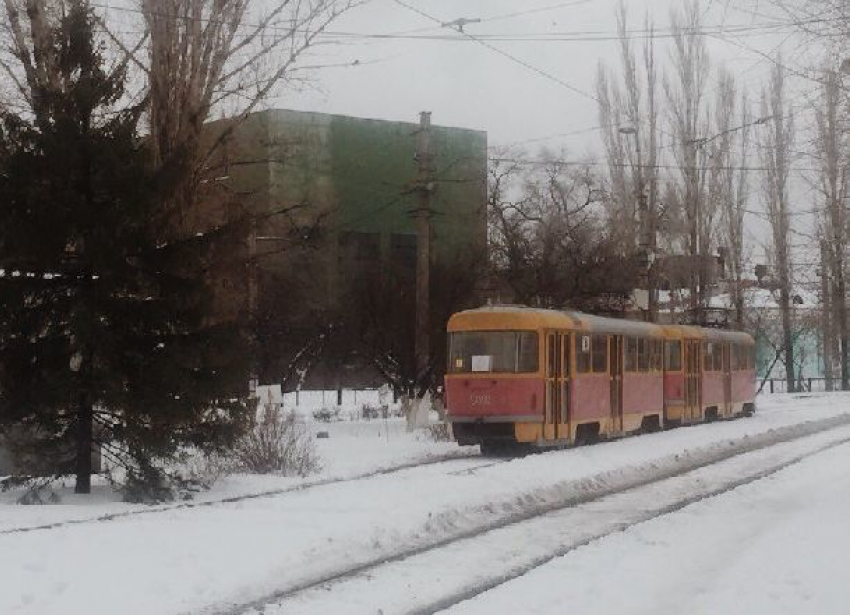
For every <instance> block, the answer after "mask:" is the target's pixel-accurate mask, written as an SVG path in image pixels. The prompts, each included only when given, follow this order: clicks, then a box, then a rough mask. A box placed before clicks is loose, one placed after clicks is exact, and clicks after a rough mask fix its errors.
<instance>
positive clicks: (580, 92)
mask: <svg viewBox="0 0 850 615" xmlns="http://www.w3.org/2000/svg"><path fill="white" fill-rule="evenodd" d="M395 3H396V4H398V5H400V6H403V7H404V8H406V9H408V10H409V11H413V12H414V13H417V14H419V15H421V16H422V17H425V18H426V19H430V20H431V21H433V22H435V23H439V24H442V23H445V22H442V21H440V20H439V19H437V18H436V17H433V16H431V15H429V14H427V13H425V12H423V11H420V10H419V9H417V8H416V7H414V6H411V5H409V4H406V3H405V2H402V0H395ZM458 31H459V32H460V33H461V34H463V35H464V36H466V37H468V38H469V39H471V40H473V41H475V42H477V43H478V44H479V45H482V46H484V47H487V48H488V49H490V50H491V51H494V52H496V53H498V54H499V55H501V56H504V57H506V58H508V59H509V60H511V61H512V62H514V63H515V64H519V65H520V66H523V67H524V68H526V69H528V70H531V71H533V72H535V73H537V74H538V75H540V76H541V77H545V78H546V79H548V80H550V81H552V82H554V83H557V84H558V85H560V86H562V87H564V88H566V89H568V90H570V91H571V92H573V93H575V94H578V95H580V96H583V97H585V98H589V99H590V100H593V101H595V102H597V103H598V102H599V99H598V98H596V96H594V95H593V94H589V93H588V92H585V91H583V90H580V89H579V88H577V87H575V86H574V85H571V84H569V83H567V82H566V81H564V80H563V79H560V78H559V77H556V76H555V75H553V74H551V73H548V72H546V71H545V70H543V69H541V68H538V67H536V66H534V65H533V64H529V63H528V62H526V61H525V60H522V59H520V58H518V57H516V56H514V55H511V54H510V53H508V52H507V51H504V50H502V49H499V48H498V47H494V46H493V45H491V44H490V43H488V42H486V41H483V40H480V39H479V38H476V37H475V36H472V35H471V34H469V33H468V32H465V31H464V30H462V29H459V30H458Z"/></svg>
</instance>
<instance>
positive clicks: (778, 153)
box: [759, 62, 795, 391]
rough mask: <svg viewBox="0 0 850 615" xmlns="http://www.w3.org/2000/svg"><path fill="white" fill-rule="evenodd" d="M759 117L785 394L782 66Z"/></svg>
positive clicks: (790, 371)
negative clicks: (762, 121)
mask: <svg viewBox="0 0 850 615" xmlns="http://www.w3.org/2000/svg"><path fill="white" fill-rule="evenodd" d="M761 114H762V116H763V117H769V118H770V119H769V121H768V122H767V123H766V125H765V129H764V130H762V131H761V135H760V136H761V138H760V144H759V145H760V150H761V159H762V165H763V166H764V167H765V168H766V171H765V174H764V176H763V192H764V199H765V203H766V206H767V214H768V219H769V221H770V226H771V229H772V232H773V245H772V250H773V260H774V266H775V269H776V277H777V281H778V284H779V309H780V313H781V319H782V337H783V344H782V346H783V358H784V363H785V377H786V381H787V384H788V390H789V391H793V390H794V386H795V379H794V333H793V328H792V327H793V323H792V317H791V276H792V273H791V257H790V245H789V225H788V214H789V211H788V179H789V176H790V173H791V160H790V155H791V149H792V147H793V142H794V117H793V114H792V113H791V108H790V106H789V105H788V103H787V102H786V100H785V78H784V71H783V69H782V67H781V62H777V63H776V64H775V65H774V68H773V70H772V71H771V76H770V83H769V84H768V86H767V88H766V89H765V90H764V91H763V92H762V100H761Z"/></svg>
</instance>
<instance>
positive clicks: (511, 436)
mask: <svg viewBox="0 0 850 615" xmlns="http://www.w3.org/2000/svg"><path fill="white" fill-rule="evenodd" d="M448 333H449V358H448V362H449V364H448V371H447V374H446V408H447V416H448V420H449V421H450V422H451V423H452V429H453V433H454V435H455V438H456V439H457V441H458V443H460V444H462V445H465V444H481V445H482V448H483V449H484V450H485V451H486V450H488V449H489V450H496V449H498V448H500V447H503V446H505V445H511V444H525V445H533V446H538V447H545V446H561V445H567V444H575V443H581V442H587V441H593V440H596V439H598V438H600V437H608V438H610V437H617V436H621V435H624V434H627V433H633V432H638V431H641V430H645V431H650V430H655V429H661V428H663V427H669V426H672V425H680V424H688V423H695V422H699V421H705V420H711V419H717V418H731V417H733V416H738V415H742V414H747V413H750V412H752V411H753V410H754V408H755V393H756V391H755V379H756V378H755V342H754V340H753V338H752V337H751V336H749V335H748V334H746V333H741V332H731V331H720V330H715V329H706V328H702V327H692V326H673V325H670V326H660V325H654V324H649V323H644V322H635V321H628V320H618V319H613V318H602V317H598V316H591V315H588V314H582V313H580V312H569V311H555V310H543V309H535V308H527V307H515V306H500V307H486V308H480V309H476V310H467V311H464V312H460V313H457V314H455V315H454V316H452V317H451V319H450V320H449V324H448Z"/></svg>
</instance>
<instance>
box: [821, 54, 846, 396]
mask: <svg viewBox="0 0 850 615" xmlns="http://www.w3.org/2000/svg"><path fill="white" fill-rule="evenodd" d="M843 103H844V96H843V88H842V80H841V76H840V75H839V73H837V72H836V71H832V70H830V71H827V72H826V77H825V81H824V84H823V86H822V87H821V96H820V100H819V107H818V108H817V109H816V111H815V117H816V120H817V138H816V141H815V144H816V150H817V152H816V154H815V158H816V159H817V161H818V163H819V166H820V182H819V186H818V187H819V189H820V192H821V195H822V197H823V214H822V225H821V226H822V234H823V237H824V242H825V246H824V247H825V254H826V257H827V261H828V262H827V263H825V264H826V265H827V270H828V273H829V277H830V278H831V279H832V284H833V287H832V289H828V290H831V291H832V292H830V293H829V295H830V297H831V301H828V302H826V303H827V304H830V303H831V308H832V312H833V314H832V320H834V323H835V325H836V326H837V328H838V332H839V339H840V344H839V346H838V352H839V353H840V357H839V363H840V366H841V388H842V389H844V390H846V389H847V388H848V380H850V374H848V364H847V341H848V340H847V299H846V293H847V288H846V282H845V271H844V267H845V261H846V251H847V230H846V218H845V214H844V200H845V198H846V195H847V166H848V164H850V157H848V151H847V142H846V137H845V132H846V127H845V126H844V125H843V123H844V121H845V120H846V108H845V107H844V105H843ZM824 273H826V272H824ZM831 337H832V336H827V335H824V348H825V352H824V355H825V361H824V362H825V363H826V362H827V358H829V357H830V356H835V355H833V353H831V352H828V350H829V348H828V347H829V346H831V345H832V343H833V340H832V339H830V338H831ZM825 369H827V370H828V371H829V374H830V375H831V372H832V366H831V365H826V366H825Z"/></svg>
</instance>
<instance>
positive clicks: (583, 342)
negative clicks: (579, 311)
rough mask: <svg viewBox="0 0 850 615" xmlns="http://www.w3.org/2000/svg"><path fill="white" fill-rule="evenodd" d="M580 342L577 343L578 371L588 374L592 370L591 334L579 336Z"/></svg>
mask: <svg viewBox="0 0 850 615" xmlns="http://www.w3.org/2000/svg"><path fill="white" fill-rule="evenodd" d="M577 339H578V344H577V345H576V356H577V359H578V361H577V365H576V367H577V368H578V372H579V373H580V374H587V373H589V372H590V336H589V335H580V336H578V338H577Z"/></svg>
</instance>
